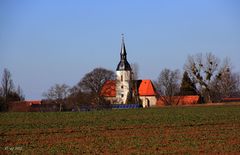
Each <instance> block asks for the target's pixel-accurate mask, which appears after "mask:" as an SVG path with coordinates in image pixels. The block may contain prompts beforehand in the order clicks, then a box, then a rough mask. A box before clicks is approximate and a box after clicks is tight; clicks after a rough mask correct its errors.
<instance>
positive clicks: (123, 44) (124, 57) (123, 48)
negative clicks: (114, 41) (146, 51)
mask: <svg viewBox="0 0 240 155" xmlns="http://www.w3.org/2000/svg"><path fill="white" fill-rule="evenodd" d="M120 55H121V60H127V52H126V48H125V43H124V34H122V46H121V53H120Z"/></svg>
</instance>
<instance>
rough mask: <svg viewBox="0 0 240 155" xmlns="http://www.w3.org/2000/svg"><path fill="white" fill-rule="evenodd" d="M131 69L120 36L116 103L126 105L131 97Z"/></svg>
mask: <svg viewBox="0 0 240 155" xmlns="http://www.w3.org/2000/svg"><path fill="white" fill-rule="evenodd" d="M131 87H132V69H131V66H130V64H129V63H128V61H127V52H126V48H125V43H124V37H123V35H122V45H121V52H120V62H119V64H118V66H117V69H116V99H117V103H120V104H126V103H127V100H128V99H129V98H131V97H132V94H131Z"/></svg>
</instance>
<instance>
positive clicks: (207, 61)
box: [185, 53, 229, 102]
mask: <svg viewBox="0 0 240 155" xmlns="http://www.w3.org/2000/svg"><path fill="white" fill-rule="evenodd" d="M228 68H229V66H228V65H226V64H225V65H222V66H220V59H218V58H217V57H216V56H215V55H213V54H212V53H206V55H205V56H203V54H202V53H200V54H197V55H193V56H189V57H188V59H187V62H186V64H185V70H186V71H187V72H188V74H189V75H190V77H191V78H192V79H193V80H194V82H196V83H197V84H198V86H199V88H198V89H199V91H200V92H201V94H202V95H203V96H204V98H205V101H206V102H212V99H211V92H212V90H211V83H212V82H213V80H214V79H215V78H217V79H221V76H222V72H224V71H228V70H229V69H228Z"/></svg>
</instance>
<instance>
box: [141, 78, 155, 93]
mask: <svg viewBox="0 0 240 155" xmlns="http://www.w3.org/2000/svg"><path fill="white" fill-rule="evenodd" d="M138 93H139V95H140V96H155V95H156V91H155V88H154V86H153V84H152V81H151V80H141V83H140V85H139V88H138Z"/></svg>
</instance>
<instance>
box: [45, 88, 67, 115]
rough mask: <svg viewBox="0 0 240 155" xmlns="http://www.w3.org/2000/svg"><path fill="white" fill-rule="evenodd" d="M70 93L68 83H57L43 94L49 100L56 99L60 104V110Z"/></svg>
mask: <svg viewBox="0 0 240 155" xmlns="http://www.w3.org/2000/svg"><path fill="white" fill-rule="evenodd" d="M68 95H69V86H68V85H66V84H61V85H60V84H55V85H54V86H52V87H51V88H50V89H49V90H48V91H47V92H45V93H43V96H44V97H45V98H47V99H48V100H52V101H55V102H56V103H57V104H59V111H62V108H63V104H64V103H65V101H66V98H67V97H68Z"/></svg>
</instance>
